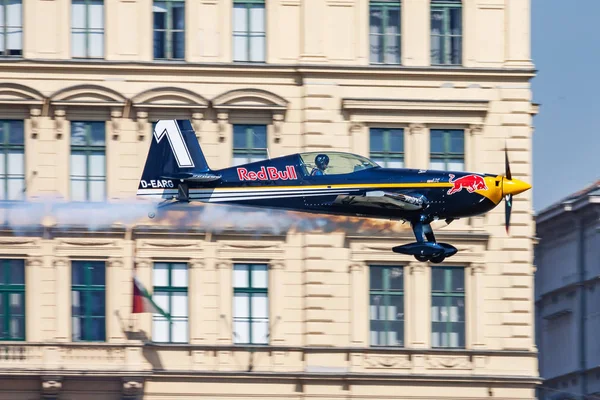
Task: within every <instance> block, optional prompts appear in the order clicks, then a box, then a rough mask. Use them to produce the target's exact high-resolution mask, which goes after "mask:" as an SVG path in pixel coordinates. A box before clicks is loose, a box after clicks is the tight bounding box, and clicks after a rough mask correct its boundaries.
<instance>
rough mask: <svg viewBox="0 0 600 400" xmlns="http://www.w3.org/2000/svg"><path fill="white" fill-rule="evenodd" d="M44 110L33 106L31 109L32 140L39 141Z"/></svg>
mask: <svg viewBox="0 0 600 400" xmlns="http://www.w3.org/2000/svg"><path fill="white" fill-rule="evenodd" d="M41 115H42V109H41V107H39V106H31V107H30V108H29V117H30V118H31V138H32V139H37V137H38V134H39V129H40V117H41Z"/></svg>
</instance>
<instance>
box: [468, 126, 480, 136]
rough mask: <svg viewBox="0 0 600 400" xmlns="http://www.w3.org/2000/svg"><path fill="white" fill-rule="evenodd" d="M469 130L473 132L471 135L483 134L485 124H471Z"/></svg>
mask: <svg viewBox="0 0 600 400" xmlns="http://www.w3.org/2000/svg"><path fill="white" fill-rule="evenodd" d="M469 132H470V133H471V135H481V134H482V133H483V125H482V124H473V125H469Z"/></svg>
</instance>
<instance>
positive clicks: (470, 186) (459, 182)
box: [448, 174, 487, 194]
mask: <svg viewBox="0 0 600 400" xmlns="http://www.w3.org/2000/svg"><path fill="white" fill-rule="evenodd" d="M452 179H454V175H452V174H450V180H449V182H450V183H451V184H452V185H453V186H452V187H451V188H450V189H448V194H454V193H457V192H460V191H461V190H463V188H464V189H467V191H468V192H469V193H473V192H474V191H476V190H487V185H486V184H485V180H484V179H483V178H482V177H481V176H479V175H466V176H463V177H460V178H458V179H456V180H455V181H453V180H452Z"/></svg>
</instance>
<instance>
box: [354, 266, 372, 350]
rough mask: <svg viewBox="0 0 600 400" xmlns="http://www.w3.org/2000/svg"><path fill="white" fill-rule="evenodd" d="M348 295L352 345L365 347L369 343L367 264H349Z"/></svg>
mask: <svg viewBox="0 0 600 400" xmlns="http://www.w3.org/2000/svg"><path fill="white" fill-rule="evenodd" d="M349 270H350V284H351V288H350V296H351V305H352V308H351V310H352V312H351V313H350V325H351V329H352V332H351V335H350V336H351V339H350V340H351V342H352V346H357V347H366V346H368V345H369V343H368V337H367V332H368V331H369V327H368V325H367V324H368V322H367V321H369V315H368V314H369V313H368V310H369V298H368V293H369V290H368V283H367V282H368V279H367V277H366V276H365V274H366V271H367V264H366V263H364V262H355V263H352V264H351V265H350V268H349Z"/></svg>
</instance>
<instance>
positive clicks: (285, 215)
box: [0, 197, 398, 235]
mask: <svg viewBox="0 0 600 400" xmlns="http://www.w3.org/2000/svg"><path fill="white" fill-rule="evenodd" d="M157 205H158V204H157V203H152V202H148V201H141V200H127V199H125V200H119V201H109V202H66V201H64V200H62V199H59V198H52V197H45V198H40V199H36V200H32V201H26V202H17V203H13V204H9V205H4V207H3V208H2V207H0V224H3V225H4V226H5V227H8V228H10V229H11V230H13V232H15V234H24V233H25V232H27V231H28V230H31V229H35V228H40V227H51V228H53V229H57V230H63V229H70V228H84V229H87V230H89V231H98V230H102V229H107V228H110V227H115V226H121V227H129V228H134V227H135V228H138V229H139V228H144V227H146V228H148V229H156V228H166V229H197V230H201V231H206V232H214V233H221V232H225V231H231V232H244V233H253V234H274V235H281V234H285V233H287V232H289V231H290V230H294V231H297V232H310V231H324V232H331V231H336V230H349V231H355V230H360V229H368V230H379V231H381V230H387V229H390V228H392V227H393V225H395V224H398V223H397V222H393V223H392V222H389V221H385V220H383V221H382V220H369V219H366V218H365V219H358V218H350V217H333V216H326V215H318V214H305V213H299V212H288V211H283V210H275V209H268V208H253V207H242V206H233V205H224V204H218V205H216V204H198V203H194V204H179V205H175V206H174V207H166V208H160V209H158V208H157ZM149 214H155V215H156V217H155V218H153V219H151V218H150V217H149Z"/></svg>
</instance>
